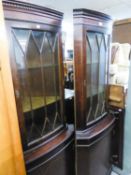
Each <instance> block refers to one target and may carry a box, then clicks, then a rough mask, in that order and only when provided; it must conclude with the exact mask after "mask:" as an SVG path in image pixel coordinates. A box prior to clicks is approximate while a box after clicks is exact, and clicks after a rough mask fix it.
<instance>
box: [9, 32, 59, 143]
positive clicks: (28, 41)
mask: <svg viewBox="0 0 131 175" xmlns="http://www.w3.org/2000/svg"><path fill="white" fill-rule="evenodd" d="M12 33H13V43H14V54H15V60H16V65H17V71H18V78H19V86H20V98H21V104H22V109H23V114H24V121H25V129H26V131H27V132H26V133H27V142H28V143H30V142H32V141H35V140H37V139H40V138H42V137H43V136H45V135H46V134H48V133H50V132H52V131H53V130H54V129H56V128H58V127H59V126H60V125H61V124H62V118H61V103H60V100H61V97H60V87H59V66H58V63H59V61H58V44H57V43H58V39H57V34H56V33H51V32H47V31H46V32H45V31H38V30H26V29H14V30H13V32H12Z"/></svg>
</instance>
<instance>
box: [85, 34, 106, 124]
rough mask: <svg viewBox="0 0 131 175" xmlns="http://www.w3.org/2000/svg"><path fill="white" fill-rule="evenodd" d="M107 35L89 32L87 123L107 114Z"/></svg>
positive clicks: (87, 48)
mask: <svg viewBox="0 0 131 175" xmlns="http://www.w3.org/2000/svg"><path fill="white" fill-rule="evenodd" d="M107 38H108V37H107V35H105V34H102V33H95V32H87V45H86V50H87V54H86V55H87V61H86V64H87V65H86V73H87V122H90V121H92V120H95V119H96V118H97V117H100V116H101V115H102V114H103V113H104V112H105V82H106V77H107V76H106V67H107V66H106V64H107V63H106V60H107V40H108V39H107Z"/></svg>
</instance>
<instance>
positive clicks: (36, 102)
mask: <svg viewBox="0 0 131 175" xmlns="http://www.w3.org/2000/svg"><path fill="white" fill-rule="evenodd" d="M59 99H60V97H57V100H59ZM31 102H32V108H33V110H36V109H39V108H41V107H44V106H45V105H49V104H52V103H55V102H56V97H55V96H47V97H46V104H45V102H44V98H43V97H38V96H37V97H31ZM23 111H24V112H29V111H31V104H30V99H29V97H25V98H24V99H23Z"/></svg>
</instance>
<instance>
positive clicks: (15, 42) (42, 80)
mask: <svg viewBox="0 0 131 175" xmlns="http://www.w3.org/2000/svg"><path fill="white" fill-rule="evenodd" d="M3 8H4V15H5V23H6V29H7V37H8V42H9V53H10V65H11V70H12V79H13V84H14V93H15V98H16V106H17V113H18V121H19V128H20V133H21V140H22V146H23V152H24V159H25V164H26V169H27V174H29V175H38V174H39V175H45V174H46V175H52V174H53V175H73V174H74V129H73V127H72V126H68V125H67V123H66V118H65V114H64V87H63V80H64V78H63V68H62V40H61V22H62V19H63V13H61V12H58V11H55V10H52V9H49V8H45V7H41V6H37V5H33V4H29V3H26V2H20V1H12V0H8V1H3ZM12 117H13V114H12Z"/></svg>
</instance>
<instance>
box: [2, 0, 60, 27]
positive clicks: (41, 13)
mask: <svg viewBox="0 0 131 175" xmlns="http://www.w3.org/2000/svg"><path fill="white" fill-rule="evenodd" d="M2 3H3V8H4V13H5V18H6V19H11V20H24V21H32V22H38V21H39V22H41V23H46V24H52V25H56V26H60V25H61V20H62V19H63V13H61V12H59V11H56V10H53V9H49V8H46V7H41V6H38V5H34V4H30V3H26V2H20V1H12V0H8V1H7V0H4V1H2Z"/></svg>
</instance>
